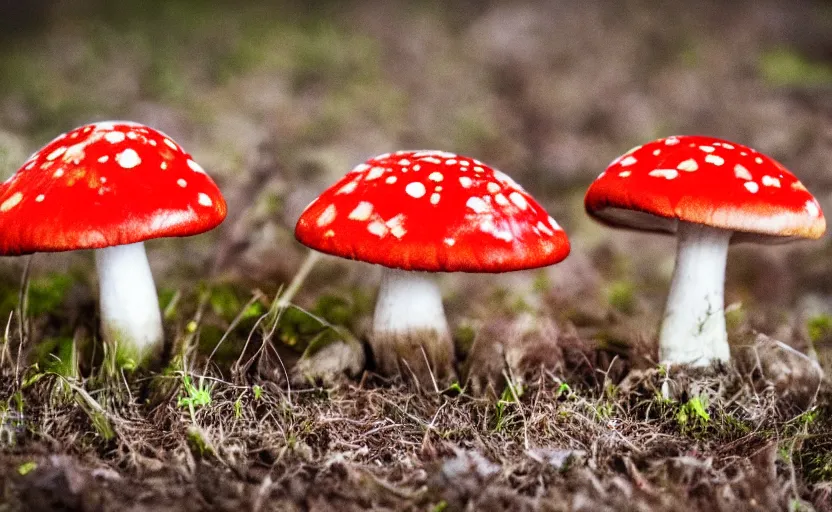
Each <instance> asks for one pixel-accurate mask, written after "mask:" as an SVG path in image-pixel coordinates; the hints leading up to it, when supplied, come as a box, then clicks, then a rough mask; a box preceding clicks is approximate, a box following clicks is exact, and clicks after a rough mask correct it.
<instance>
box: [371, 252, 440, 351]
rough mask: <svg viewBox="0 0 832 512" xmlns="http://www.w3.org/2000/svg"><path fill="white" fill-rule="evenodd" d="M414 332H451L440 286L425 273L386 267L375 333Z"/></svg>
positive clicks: (374, 318)
mask: <svg viewBox="0 0 832 512" xmlns="http://www.w3.org/2000/svg"><path fill="white" fill-rule="evenodd" d="M414 331H435V332H437V333H438V334H440V335H449V332H450V331H449V330H448V322H447V321H446V320H445V309H444V308H443V307H442V294H441V292H440V291H439V286H438V285H437V284H436V282H435V281H434V280H433V279H432V278H431V277H430V274H427V273H425V272H411V271H406V270H395V269H389V268H385V269H384V273H383V274H382V277H381V288H380V289H379V292H378V299H377V300H376V311H375V315H374V316H373V333H374V334H380V333H385V334H399V333H402V334H404V333H408V332H414Z"/></svg>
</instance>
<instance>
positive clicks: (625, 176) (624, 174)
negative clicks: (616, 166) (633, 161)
mask: <svg viewBox="0 0 832 512" xmlns="http://www.w3.org/2000/svg"><path fill="white" fill-rule="evenodd" d="M631 174H633V173H632V171H621V172H619V173H618V175H619V176H621V177H622V178H629V177H630V175H631Z"/></svg>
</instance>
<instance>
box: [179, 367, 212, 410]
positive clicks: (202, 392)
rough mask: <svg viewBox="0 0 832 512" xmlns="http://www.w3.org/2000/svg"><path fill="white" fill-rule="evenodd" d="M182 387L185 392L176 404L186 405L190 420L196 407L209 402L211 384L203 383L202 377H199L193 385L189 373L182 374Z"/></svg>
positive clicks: (183, 406)
mask: <svg viewBox="0 0 832 512" xmlns="http://www.w3.org/2000/svg"><path fill="white" fill-rule="evenodd" d="M182 387H183V388H184V391H185V394H184V395H181V396H180V397H179V400H178V401H177V402H176V405H177V406H179V407H182V408H185V407H187V408H188V411H189V412H190V413H191V421H194V417H195V413H196V409H197V408H199V407H204V406H206V405H209V404H210V403H211V385H210V384H205V380H204V378H203V377H200V378H199V385H198V386H195V385H194V384H193V381H192V380H191V377H190V375H183V376H182Z"/></svg>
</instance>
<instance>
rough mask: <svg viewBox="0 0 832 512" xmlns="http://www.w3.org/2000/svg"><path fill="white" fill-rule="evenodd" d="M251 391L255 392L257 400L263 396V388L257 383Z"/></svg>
mask: <svg viewBox="0 0 832 512" xmlns="http://www.w3.org/2000/svg"><path fill="white" fill-rule="evenodd" d="M251 391H252V392H253V393H254V399H255V400H260V397H262V396H263V388H261V387H260V386H259V385H257V384H255V385H253V386H251Z"/></svg>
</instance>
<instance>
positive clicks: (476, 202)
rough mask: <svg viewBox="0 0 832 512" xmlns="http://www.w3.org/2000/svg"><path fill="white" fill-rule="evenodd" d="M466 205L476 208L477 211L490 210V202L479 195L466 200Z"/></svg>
mask: <svg viewBox="0 0 832 512" xmlns="http://www.w3.org/2000/svg"><path fill="white" fill-rule="evenodd" d="M465 206H467V207H468V208H470V209H472V210H474V212H475V213H484V212H486V211H488V209H489V208H488V203H486V202H485V201H483V200H482V199H481V198H479V197H477V196H473V197H469V198H468V201H466V202H465Z"/></svg>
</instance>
